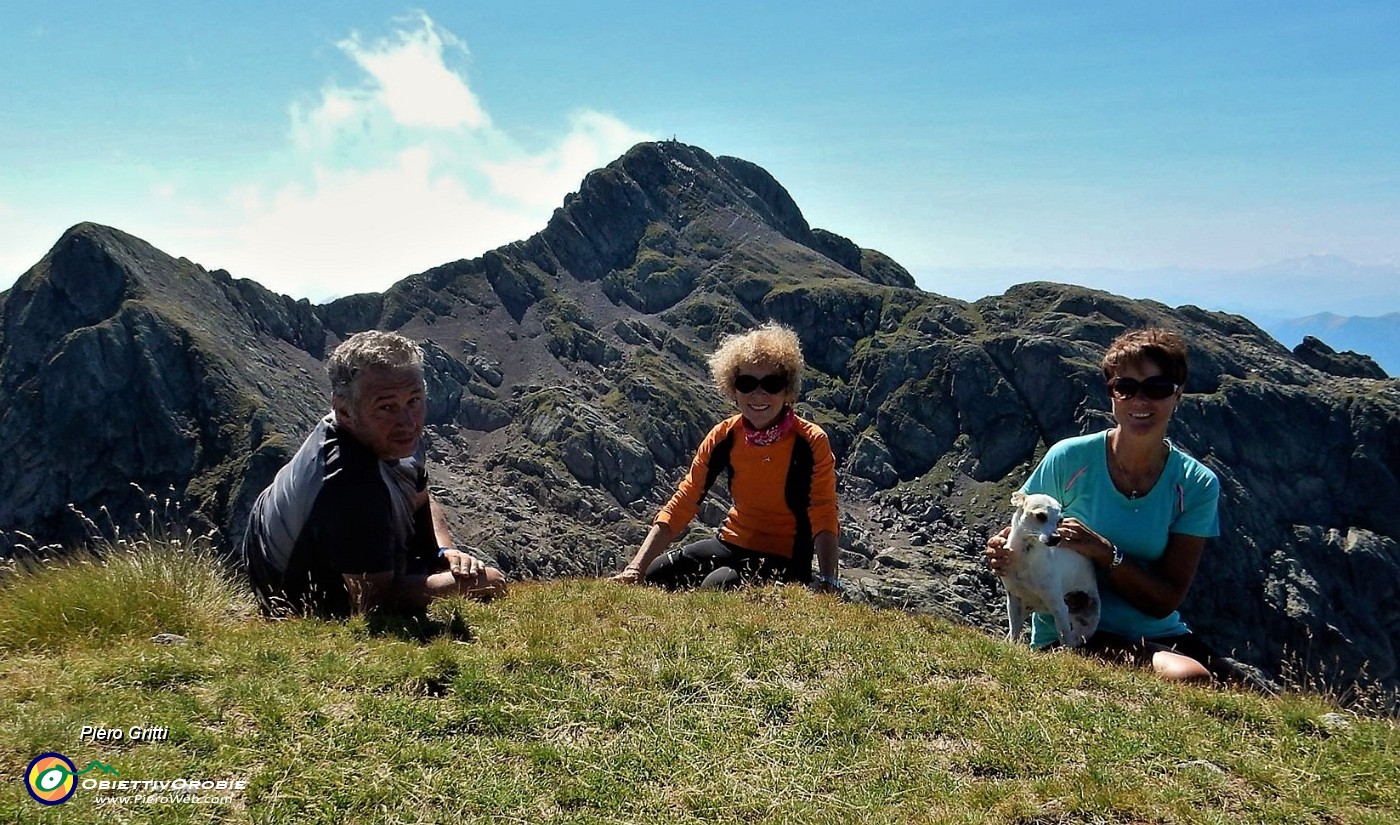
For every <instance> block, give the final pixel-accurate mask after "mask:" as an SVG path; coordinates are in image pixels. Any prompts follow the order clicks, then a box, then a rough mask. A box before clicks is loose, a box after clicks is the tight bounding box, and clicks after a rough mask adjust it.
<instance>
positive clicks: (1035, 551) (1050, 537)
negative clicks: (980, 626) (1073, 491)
mask: <svg viewBox="0 0 1400 825" xmlns="http://www.w3.org/2000/svg"><path fill="white" fill-rule="evenodd" d="M1011 504H1012V506H1013V507H1015V511H1014V512H1013V513H1012V516H1011V535H1009V536H1007V537H1006V546H1007V547H1008V548H1010V549H1012V550H1015V551H1016V555H1015V556H1014V557H1013V558H1014V562H1013V563H1012V564H1011V566H1010V567H1008V568H1006V569H1005V570H1003V571H1002V575H1001V582H1002V584H1003V585H1005V586H1006V618H1007V621H1008V623H1009V624H1010V632H1009V633H1008V634H1007V638H1008V639H1010V640H1011V641H1013V642H1014V641H1016V640H1017V639H1019V638H1020V637H1021V627H1022V626H1023V625H1024V623H1025V620H1026V614H1027V613H1028V612H1030V611H1032V610H1038V611H1041V612H1043V613H1049V614H1051V615H1053V616H1054V617H1055V630H1056V631H1058V632H1059V634H1060V643H1061V644H1063V645H1065V646H1066V647H1078V646H1079V645H1081V644H1084V640H1085V639H1088V638H1089V637H1090V636H1092V635H1094V631H1095V630H1097V629H1098V627H1099V585H1098V581H1097V579H1096V578H1095V577H1094V564H1093V562H1091V561H1089V559H1087V558H1085V557H1084V556H1081V555H1079V554H1078V553H1076V552H1074V551H1073V550H1070V549H1069V548H1068V547H1056V546H1055V545H1057V544H1059V543H1060V537H1059V536H1057V535H1056V534H1055V529H1056V528H1057V527H1058V526H1059V524H1060V502H1058V501H1056V500H1055V498H1054V497H1053V496H1047V495H1042V494H1039V493H1037V494H1035V495H1030V496H1028V495H1026V494H1024V493H1022V492H1021V491H1019V490H1017V491H1016V492H1015V493H1012V494H1011Z"/></svg>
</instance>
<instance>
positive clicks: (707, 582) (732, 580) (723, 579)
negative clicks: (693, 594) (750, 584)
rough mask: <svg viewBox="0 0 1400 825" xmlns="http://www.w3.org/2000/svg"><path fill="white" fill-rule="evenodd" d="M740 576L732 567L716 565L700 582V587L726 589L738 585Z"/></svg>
mask: <svg viewBox="0 0 1400 825" xmlns="http://www.w3.org/2000/svg"><path fill="white" fill-rule="evenodd" d="M742 578H743V577H742V576H740V575H739V571H738V570H735V569H734V568H732V567H716V568H715V569H714V570H711V571H710V573H709V575H707V576H706V577H705V578H704V580H702V581H701V582H700V587H701V589H705V590H727V589H729V588H731V587H738V586H739V583H740V581H741V580H742Z"/></svg>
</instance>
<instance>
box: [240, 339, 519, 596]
mask: <svg viewBox="0 0 1400 825" xmlns="http://www.w3.org/2000/svg"><path fill="white" fill-rule="evenodd" d="M326 371H327V373H329V375H330V380H331V407H332V410H333V411H332V412H331V413H330V414H329V415H327V416H326V417H325V418H323V419H321V421H320V422H319V423H318V424H317V425H316V428H315V429H314V430H312V432H311V435H310V436H308V437H307V439H306V441H305V443H303V444H302V445H301V449H299V450H297V453H296V455H294V456H293V457H292V460H291V461H290V462H288V463H287V465H286V466H284V467H283V468H282V469H281V470H279V471H278V472H277V476H276V478H274V479H273V481H272V484H270V485H268V487H267V489H266V490H263V492H262V494H261V495H259V496H258V499H257V501H256V502H255V503H254V505H253V512H252V516H251V518H250V519H249V523H248V532H247V533H246V534H245V536H244V539H243V555H244V560H245V562H246V564H247V570H248V576H249V578H250V579H251V581H252V584H253V589H254V591H255V592H256V593H257V595H258V601H259V603H260V604H261V605H262V608H263V611H264V612H266V613H270V614H289V613H290V614H302V613H315V614H321V615H340V616H343V615H348V614H349V613H351V612H358V611H363V610H366V609H370V608H381V607H382V608H391V609H392V608H418V607H424V606H426V605H427V604H428V602H430V601H432V600H433V599H435V598H440V597H443V596H452V595H462V596H469V597H472V598H481V599H490V598H493V597H496V596H504V595H505V592H506V582H505V576H504V575H502V574H501V571H500V570H497V569H496V568H494V567H488V566H487V565H486V564H485V563H484V562H482V561H480V560H479V559H477V558H476V557H475V556H472V555H471V554H468V553H464V552H462V551H461V550H459V549H457V546H456V544H455V542H453V540H452V532H451V530H450V529H449V528H448V526H447V520H446V519H445V518H444V516H443V513H442V510H441V509H440V507H439V506H438V503H437V501H436V500H435V499H434V498H433V496H432V494H431V493H430V492H429V491H428V473H427V469H426V466H425V460H426V456H425V454H424V450H423V444H422V435H423V422H424V417H425V413H426V407H427V388H426V386H425V385H424V381H423V351H422V350H421V349H419V348H418V345H417V344H415V343H413V342H412V341H410V340H409V339H407V338H405V337H403V336H402V335H398V334H397V333H393V332H379V331H369V332H360V333H356V334H355V335H352V336H350V337H349V338H347V339H345V341H344V342H343V343H341V345H340V346H338V347H336V349H335V352H333V353H331V357H330V360H329V361H328V362H327V363H326Z"/></svg>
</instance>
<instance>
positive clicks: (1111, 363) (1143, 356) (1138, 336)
mask: <svg viewBox="0 0 1400 825" xmlns="http://www.w3.org/2000/svg"><path fill="white" fill-rule="evenodd" d="M1144 360H1147V361H1151V362H1152V363H1154V364H1156V365H1157V368H1158V369H1160V370H1161V371H1162V374H1163V375H1165V376H1166V377H1167V378H1169V379H1171V382H1172V383H1173V384H1176V385H1178V386H1180V385H1183V384H1185V383H1186V339H1184V338H1182V337H1181V336H1180V335H1177V334H1176V333H1175V332H1172V331H1171V330H1169V329H1162V328H1161V327H1148V328H1146V329H1135V330H1130V331H1128V332H1125V333H1123V334H1122V335H1120V336H1118V337H1117V338H1114V339H1113V343H1111V344H1109V345H1108V352H1105V353H1104V354H1103V365H1102V366H1103V377H1104V380H1105V381H1112V380H1113V379H1114V378H1115V377H1117V375H1118V371H1119V370H1120V369H1122V368H1123V367H1124V366H1125V365H1127V364H1141V363H1142V362H1143V361H1144Z"/></svg>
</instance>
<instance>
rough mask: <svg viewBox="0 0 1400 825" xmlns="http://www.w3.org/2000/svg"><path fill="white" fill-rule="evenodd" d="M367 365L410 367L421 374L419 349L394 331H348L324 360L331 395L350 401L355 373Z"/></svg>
mask: <svg viewBox="0 0 1400 825" xmlns="http://www.w3.org/2000/svg"><path fill="white" fill-rule="evenodd" d="M371 367H382V368H386V369H393V370H399V369H413V370H417V371H418V374H419V375H420V376H421V375H422V374H423V350H422V348H420V347H419V346H418V345H417V344H415V343H413V341H411V340H409V339H407V338H405V337H403V336H402V335H399V334H398V333H397V332H381V331H379V330H377V329H371V330H366V331H365V332H357V333H355V334H354V335H351V336H350V337H349V338H346V339H345V340H344V341H342V342H340V346H338V347H336V348H335V352H332V353H331V357H330V358H329V359H328V360H327V361H326V374H327V375H328V376H329V377H330V379H331V395H332V397H334V398H338V399H340V400H342V401H348V402H351V403H353V402H354V401H355V377H356V376H357V375H359V374H360V373H361V372H362V371H363V370H366V369H369V368H371Z"/></svg>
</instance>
